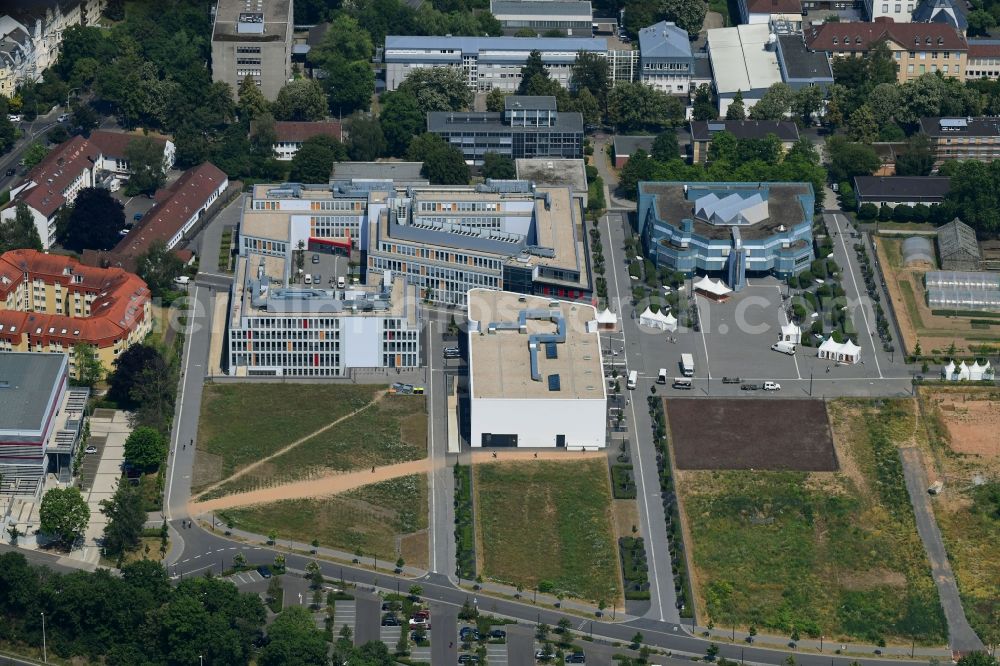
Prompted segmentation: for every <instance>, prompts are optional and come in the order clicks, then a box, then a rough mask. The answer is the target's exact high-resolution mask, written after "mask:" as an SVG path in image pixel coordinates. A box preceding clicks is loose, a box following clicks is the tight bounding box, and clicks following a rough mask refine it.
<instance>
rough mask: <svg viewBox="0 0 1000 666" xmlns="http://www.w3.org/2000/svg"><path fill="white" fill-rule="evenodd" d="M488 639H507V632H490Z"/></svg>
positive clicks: (498, 630) (500, 630)
mask: <svg viewBox="0 0 1000 666" xmlns="http://www.w3.org/2000/svg"><path fill="white" fill-rule="evenodd" d="M490 638H493V639H496V640H499V639H501V638H507V632H506V631H504V630H503V629H494V630H493V631H491V632H490Z"/></svg>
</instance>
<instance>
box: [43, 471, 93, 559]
mask: <svg viewBox="0 0 1000 666" xmlns="http://www.w3.org/2000/svg"><path fill="white" fill-rule="evenodd" d="M89 520H90V509H89V508H87V502H86V501H84V499H83V495H81V494H80V490H79V489H78V488H76V487H74V486H69V487H67V488H52V489H51V490H48V491H46V492H45V495H43V496H42V504H41V507H39V509H38V523H39V528H40V529H41V531H42V533H43V534H48V535H50V536H52V537H54V538H55V539H56V541H57V542H58V543H59V544H60V545H61V546H63V547H65V548H70V547H72V545H73V544H74V543H75V542H76V540H77V539H79V538H80V536H82V535H83V531H84V530H85V529H87V522H88V521H89Z"/></svg>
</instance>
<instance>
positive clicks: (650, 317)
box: [639, 307, 677, 333]
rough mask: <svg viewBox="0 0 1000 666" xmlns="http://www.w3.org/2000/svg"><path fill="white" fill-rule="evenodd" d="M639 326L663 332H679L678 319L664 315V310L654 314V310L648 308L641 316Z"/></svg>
mask: <svg viewBox="0 0 1000 666" xmlns="http://www.w3.org/2000/svg"><path fill="white" fill-rule="evenodd" d="M639 324H640V325H641V326H648V327H649V328H656V329H659V330H661V331H667V332H669V333H673V332H674V331H676V330H677V317H674V316H673V315H671V314H664V312H663V310H660V311H659V312H653V311H652V309H650V308H649V307H647V308H646V309H645V311H644V312H643V313H642V314H641V315H639Z"/></svg>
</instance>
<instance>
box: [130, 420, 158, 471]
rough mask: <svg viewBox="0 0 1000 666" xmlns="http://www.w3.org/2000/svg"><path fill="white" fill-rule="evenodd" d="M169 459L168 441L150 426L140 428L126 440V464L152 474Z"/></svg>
mask: <svg viewBox="0 0 1000 666" xmlns="http://www.w3.org/2000/svg"><path fill="white" fill-rule="evenodd" d="M166 459H167V439H166V438H165V437H164V436H163V435H161V434H160V433H159V432H157V431H156V430H155V429H154V428H150V427H148V426H139V427H138V428H136V429H135V430H133V431H132V433H131V434H130V435H129V436H128V438H127V439H126V440H125V462H127V463H128V464H130V465H132V466H133V467H136V468H138V469H141V470H144V471H147V472H151V471H154V470H155V469H156V468H157V467H159V466H160V464H161V463H162V462H163V461H164V460H166Z"/></svg>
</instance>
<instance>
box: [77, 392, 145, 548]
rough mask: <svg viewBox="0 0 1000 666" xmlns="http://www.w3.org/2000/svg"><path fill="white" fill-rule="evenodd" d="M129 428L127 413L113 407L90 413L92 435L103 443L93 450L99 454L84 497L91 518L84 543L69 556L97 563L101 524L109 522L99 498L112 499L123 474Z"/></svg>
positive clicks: (102, 527) (101, 530)
mask: <svg viewBox="0 0 1000 666" xmlns="http://www.w3.org/2000/svg"><path fill="white" fill-rule="evenodd" d="M131 432H132V428H131V427H130V426H129V424H128V415H127V414H126V413H125V412H122V411H115V412H114V416H113V417H112V418H110V419H108V418H98V417H94V416H92V417H90V435H91V438H92V439H93V438H98V439H102V438H103V439H104V444H103V445H101V446H99V447H98V451H97V453H96V454H92V455H98V456H100V461H99V462H98V465H97V473H96V475H95V476H94V480H93V483H91V484H90V489H89V490H88V491H87V492H86V495H85V497H84V499H86V500H87V507H88V508H89V509H90V522H89V523H87V529H86V530H85V531H84V535H83V536H84V545H83V547H82V548H79V549H77V550H74V551H73V552H72V553H71V554H70V557H72V558H73V559H78V560H82V561H84V562H90V563H93V564H96V563H97V562H99V561H100V558H101V546H100V540H101V539H102V538H103V537H104V527H105V526H106V525H107V524H108V519H107V517H106V516H105V515H104V514H103V513H101V500H105V499H111V497H112V496H113V495H114V494H115V489H116V488H117V487H118V481H119V479H121V478H122V468H121V466H122V463H123V462H124V461H125V440H126V439H128V436H129V434H130V433H131Z"/></svg>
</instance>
